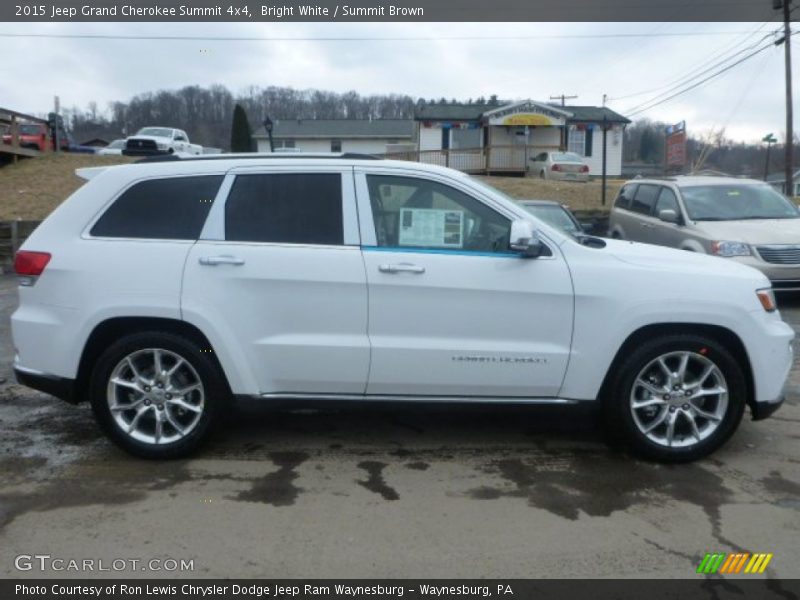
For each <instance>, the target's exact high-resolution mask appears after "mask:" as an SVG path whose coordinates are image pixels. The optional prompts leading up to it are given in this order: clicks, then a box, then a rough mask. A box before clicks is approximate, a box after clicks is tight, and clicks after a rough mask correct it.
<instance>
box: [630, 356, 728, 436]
mask: <svg viewBox="0 0 800 600" xmlns="http://www.w3.org/2000/svg"><path fill="white" fill-rule="evenodd" d="M701 352H702V350H701ZM630 407H631V413H632V415H633V420H634V422H635V423H636V426H637V427H638V428H639V431H641V432H642V433H643V434H644V435H645V436H647V438H648V439H649V440H650V441H651V442H654V443H656V444H658V445H660V446H666V447H670V448H680V447H688V446H693V445H695V444H697V443H699V442H701V441H703V440H704V439H706V438H708V437H709V436H710V435H712V434H713V433H714V431H715V430H716V429H717V428H718V427H719V425H720V423H721V422H722V419H723V418H724V417H725V412H726V411H727V409H728V384H727V383H726V381H725V376H724V375H723V374H722V371H720V369H719V367H718V366H717V365H716V364H715V363H714V362H713V361H711V360H710V359H709V358H707V357H706V356H704V355H703V354H700V353H697V352H687V351H678V352H669V353H667V354H662V355H661V356H659V357H658V358H656V359H655V360H652V361H651V362H649V363H648V364H647V365H646V366H645V367H644V368H643V369H642V370H641V371H640V372H639V374H638V375H637V376H636V379H635V380H634V382H633V387H632V388H631V395H630Z"/></svg>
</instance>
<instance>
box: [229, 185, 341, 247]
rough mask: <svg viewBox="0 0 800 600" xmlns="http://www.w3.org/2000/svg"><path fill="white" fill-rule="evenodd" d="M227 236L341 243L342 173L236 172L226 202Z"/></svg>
mask: <svg viewBox="0 0 800 600" xmlns="http://www.w3.org/2000/svg"><path fill="white" fill-rule="evenodd" d="M225 238H226V239H227V240H232V241H237V242H272V243H284V244H326V245H341V244H343V243H344V233H343V225H342V178H341V175H339V174H338V173H336V174H334V173H303V174H300V173H296V174H295V173H280V174H277V173H276V174H259V175H238V176H237V177H236V181H235V182H234V184H233V187H232V188H231V192H230V194H229V196H228V201H227V203H226V204H225Z"/></svg>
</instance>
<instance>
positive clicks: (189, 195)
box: [91, 175, 222, 240]
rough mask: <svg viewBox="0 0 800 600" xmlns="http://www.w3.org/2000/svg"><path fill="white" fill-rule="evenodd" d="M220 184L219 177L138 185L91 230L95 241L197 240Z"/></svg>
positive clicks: (185, 178)
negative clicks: (125, 239) (101, 239)
mask: <svg viewBox="0 0 800 600" xmlns="http://www.w3.org/2000/svg"><path fill="white" fill-rule="evenodd" d="M221 184H222V175H203V176H197V177H170V178H166V179H149V180H147V181H140V182H139V183H136V184H134V185H133V186H131V187H130V188H128V189H127V190H126V191H125V192H123V193H122V195H121V196H120V197H119V198H117V200H116V201H115V202H114V203H113V204H112V205H111V206H110V207H109V208H108V210H106V212H105V213H103V216H102V217H100V219H99V220H98V221H97V223H95V224H94V227H92V230H91V234H92V235H94V236H97V237H117V238H146V239H154V240H196V239H197V238H198V237H200V232H201V231H202V229H203V225H204V224H205V222H206V217H207V216H208V211H209V210H210V209H211V204H212V203H213V202H214V198H215V197H216V195H217V191H218V190H219V186H220V185H221Z"/></svg>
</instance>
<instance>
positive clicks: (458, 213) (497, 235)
mask: <svg viewBox="0 0 800 600" xmlns="http://www.w3.org/2000/svg"><path fill="white" fill-rule="evenodd" d="M367 185H368V187H369V197H370V203H371V205H372V215H373V218H374V220H375V235H376V237H377V240H378V245H379V246H382V247H389V248H431V249H448V250H468V251H474V252H509V239H510V237H511V221H510V220H509V219H507V218H506V217H504V216H502V215H500V214H499V213H497V212H496V211H494V210H493V209H491V208H489V207H488V206H486V205H485V204H483V203H482V202H480V201H478V200H476V199H475V198H472V197H471V196H468V195H467V194H465V193H463V192H461V191H459V190H456V189H454V188H451V187H449V186H447V185H443V184H441V183H438V182H435V181H430V180H427V179H417V178H413V177H397V176H390V175H368V176H367Z"/></svg>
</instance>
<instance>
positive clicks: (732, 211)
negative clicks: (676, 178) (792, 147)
mask: <svg viewBox="0 0 800 600" xmlns="http://www.w3.org/2000/svg"><path fill="white" fill-rule="evenodd" d="M681 195H682V196H683V201H684V203H685V205H686V212H687V213H688V215H689V218H690V219H691V220H692V221H739V220H744V219H797V218H800V212H799V211H798V209H797V207H796V206H795V205H794V204H792V203H791V202H789V201H788V200H787V199H786V198H784V197H783V196H781V195H780V194H779V193H778V192H776V191H775V190H774V189H772V188H771V187H770V186H769V185H767V184H763V185H752V184H750V185H748V184H744V185H743V184H735V183H732V184H730V185H698V186H690V187H681Z"/></svg>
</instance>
